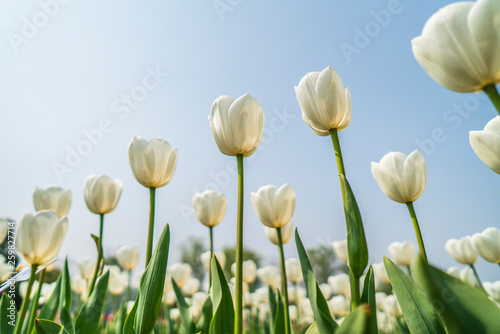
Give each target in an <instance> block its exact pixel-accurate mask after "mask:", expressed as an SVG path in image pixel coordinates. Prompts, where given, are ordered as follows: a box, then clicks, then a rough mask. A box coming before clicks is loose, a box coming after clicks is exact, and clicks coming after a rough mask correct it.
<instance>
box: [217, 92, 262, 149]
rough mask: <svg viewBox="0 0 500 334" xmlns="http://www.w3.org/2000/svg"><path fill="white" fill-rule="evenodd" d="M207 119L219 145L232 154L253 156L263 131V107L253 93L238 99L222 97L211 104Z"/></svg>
mask: <svg viewBox="0 0 500 334" xmlns="http://www.w3.org/2000/svg"><path fill="white" fill-rule="evenodd" d="M208 122H209V123H210V128H211V129H212V134H213V136H214V139H215V143H216V144H217V147H218V148H219V150H220V151H221V152H222V153H223V154H226V155H230V156H236V155H238V154H242V155H243V156H244V157H248V156H250V155H252V154H253V153H254V152H255V151H256V150H257V148H258V147H259V144H260V141H261V139H262V135H263V134H264V110H263V108H262V106H261V105H260V104H259V103H258V102H257V100H255V99H254V98H253V97H252V96H251V95H250V94H245V95H243V96H241V97H239V98H237V99H236V100H235V99H234V98H232V97H231V96H227V95H223V96H219V97H218V98H217V99H216V100H215V102H214V104H213V105H212V111H211V112H210V116H209V117H208Z"/></svg>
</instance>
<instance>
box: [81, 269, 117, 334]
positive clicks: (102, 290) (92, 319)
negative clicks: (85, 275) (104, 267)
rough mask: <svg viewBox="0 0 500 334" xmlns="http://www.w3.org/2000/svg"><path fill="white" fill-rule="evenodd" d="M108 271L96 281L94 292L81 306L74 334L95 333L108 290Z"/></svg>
mask: <svg viewBox="0 0 500 334" xmlns="http://www.w3.org/2000/svg"><path fill="white" fill-rule="evenodd" d="M108 281H109V271H106V272H105V273H104V274H103V275H102V276H101V277H100V278H99V279H98V280H97V283H96V285H95V287H94V290H93V291H92V293H91V294H90V296H89V298H88V299H87V301H86V302H85V304H83V306H82V309H81V310H80V313H79V314H78V316H77V317H76V321H75V329H76V332H75V333H76V334H87V333H88V334H91V333H97V329H98V325H99V321H100V319H101V314H102V310H103V309H104V301H105V300H106V291H107V288H108Z"/></svg>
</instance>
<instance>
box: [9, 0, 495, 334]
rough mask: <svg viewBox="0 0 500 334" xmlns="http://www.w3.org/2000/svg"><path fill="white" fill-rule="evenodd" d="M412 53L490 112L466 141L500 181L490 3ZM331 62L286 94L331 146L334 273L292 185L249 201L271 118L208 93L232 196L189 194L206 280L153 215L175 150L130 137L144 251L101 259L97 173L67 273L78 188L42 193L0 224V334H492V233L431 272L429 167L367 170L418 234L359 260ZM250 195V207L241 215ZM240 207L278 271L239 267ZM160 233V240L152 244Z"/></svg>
mask: <svg viewBox="0 0 500 334" xmlns="http://www.w3.org/2000/svg"><path fill="white" fill-rule="evenodd" d="M411 46H412V52H413V55H414V57H415V59H416V61H417V62H418V63H419V64H420V66H421V67H422V69H423V70H424V71H425V72H426V73H427V74H428V75H429V76H430V77H431V78H432V79H433V80H434V81H435V82H437V83H438V84H439V85H441V86H443V87H444V88H446V89H448V90H450V91H453V92H459V93H464V94H471V93H479V94H483V95H485V96H486V97H487V98H488V99H489V101H490V102H491V104H489V107H491V109H492V110H496V112H497V114H498V115H499V116H495V117H494V118H492V119H491V120H490V121H489V122H488V123H487V124H484V129H483V130H482V131H470V133H469V143H470V147H471V148H472V149H473V151H474V152H475V154H476V156H477V159H478V161H482V163H484V165H486V166H487V167H488V168H489V170H488V172H491V173H497V174H500V95H499V93H498V90H497V87H496V86H497V84H498V83H499V82H500V1H498V0H478V1H476V2H456V3H451V4H449V5H447V6H445V7H443V8H442V9H440V10H439V11H437V12H435V13H434V14H433V15H432V16H430V18H429V19H428V21H427V22H426V23H425V25H424V26H423V29H422V34H421V35H420V36H418V37H415V38H414V39H413V40H412V41H411ZM331 65H332V66H327V67H326V68H324V69H322V70H320V71H317V70H318V69H311V72H309V73H304V74H303V77H302V78H301V79H300V80H297V83H296V86H295V87H294V90H295V96H296V99H297V107H300V110H301V112H302V120H303V122H304V123H305V124H303V126H304V127H305V128H307V127H309V128H310V130H312V132H313V133H314V134H316V135H317V136H322V137H327V138H328V137H329V139H328V141H329V140H330V139H331V142H332V144H331V147H330V148H329V150H325V152H324V154H329V156H330V157H331V159H332V161H335V163H336V166H337V169H336V170H335V171H333V172H332V173H330V174H329V175H324V176H323V177H324V178H325V179H326V178H332V179H335V182H337V181H336V179H337V176H338V182H339V183H338V184H339V186H340V187H339V188H340V196H341V198H342V207H343V210H344V215H343V218H344V222H345V232H346V235H347V237H346V239H344V240H339V239H341V238H335V240H329V241H328V248H329V250H330V251H332V253H333V254H334V255H335V258H336V259H338V262H339V263H340V264H341V266H340V267H339V268H340V270H337V271H335V273H334V274H331V275H329V276H328V277H325V278H322V279H320V278H319V277H320V275H319V274H318V270H317V266H316V267H315V265H316V263H315V258H314V256H313V255H314V254H313V253H314V252H313V251H311V250H310V249H306V248H305V246H304V243H303V236H304V232H303V230H302V229H301V228H296V226H295V225H294V222H293V219H292V217H293V215H294V212H295V208H296V199H298V198H300V196H304V197H305V196H307V194H304V195H301V194H300V193H299V191H297V193H296V190H297V189H294V188H293V185H292V184H289V183H284V184H269V185H262V186H261V187H260V188H258V189H255V190H254V191H249V190H248V189H247V188H246V187H245V184H246V183H245V182H246V176H247V173H249V172H248V171H247V169H246V166H248V161H249V160H250V159H251V158H250V157H252V159H253V158H255V159H259V151H257V149H258V148H259V145H261V142H263V136H264V131H265V130H264V126H265V124H266V120H267V118H266V117H267V115H268V112H267V110H266V111H265V110H264V108H263V106H262V105H261V104H260V103H259V102H258V101H257V99H256V98H254V97H253V96H252V95H250V94H244V95H242V96H240V97H236V98H235V97H231V96H229V95H222V96H219V97H216V96H214V98H215V97H216V98H215V100H214V102H213V104H212V106H211V109H210V106H209V105H208V106H207V108H206V116H207V117H208V122H207V124H206V126H207V129H208V128H210V129H211V133H212V138H196V140H202V141H211V142H213V144H214V147H215V145H216V147H217V148H218V150H219V151H220V153H221V154H220V156H219V157H220V158H222V157H223V155H225V156H229V157H230V158H231V159H232V161H233V162H234V163H235V166H236V170H237V192H235V195H236V196H229V195H228V194H227V193H229V192H227V193H226V192H223V191H216V190H211V189H209V190H204V191H200V192H195V193H193V194H192V209H193V210H194V214H195V215H196V219H197V221H199V223H200V224H198V225H197V228H200V229H203V230H204V231H205V233H204V235H205V236H206V238H205V239H206V240H205V241H206V245H207V247H206V249H204V250H203V251H199V249H198V248H193V249H195V254H194V257H195V260H196V261H199V262H200V263H201V264H200V267H201V268H202V270H203V272H202V273H201V277H204V279H200V278H199V277H200V276H199V275H197V273H195V271H196V269H195V268H194V267H193V266H191V265H190V264H189V263H185V262H187V261H173V260H172V256H171V254H172V252H173V247H172V244H173V238H172V235H173V233H174V231H175V230H176V229H183V228H184V229H191V227H186V226H183V225H182V224H176V223H175V222H168V223H166V222H165V221H164V220H163V218H160V217H158V214H157V210H158V208H159V207H160V205H161V203H160V202H159V201H158V197H157V196H158V195H159V194H160V192H162V191H163V190H162V188H163V187H165V186H167V185H168V184H169V183H170V182H171V180H172V179H173V178H175V173H176V167H177V164H178V155H179V151H180V152H182V148H181V147H179V150H178V149H177V148H174V147H172V146H171V145H170V144H169V142H168V141H167V140H165V139H163V138H153V139H150V140H148V139H145V138H142V137H139V136H135V137H133V138H132V139H131V140H130V142H129V143H128V150H127V158H128V162H129V166H130V170H131V172H132V174H133V177H134V178H135V180H136V181H137V182H138V184H139V185H140V186H141V188H142V190H144V192H145V194H148V198H149V206H147V207H146V205H144V204H145V203H140V204H138V205H142V206H144V210H147V212H149V214H148V215H147V216H144V219H143V220H144V221H147V223H148V224H147V227H146V226H144V227H143V228H144V229H146V230H147V239H144V240H138V241H137V243H140V244H143V245H146V247H145V250H146V251H145V252H142V251H141V249H140V248H139V247H137V246H136V245H123V244H121V246H120V247H119V248H118V249H117V250H116V252H114V254H113V255H112V256H110V252H109V251H108V250H107V249H108V247H109V245H110V239H111V238H112V236H110V235H109V233H108V234H107V233H105V229H104V227H105V226H106V222H107V220H108V219H109V214H111V213H113V212H114V211H115V208H116V207H117V205H119V203H120V200H121V198H122V192H123V189H124V183H123V182H122V180H120V179H118V178H112V177H110V176H107V175H90V176H88V177H87V178H86V179H85V181H84V183H83V198H84V201H85V204H86V208H88V210H89V211H90V212H91V213H92V217H93V219H94V221H93V222H89V224H95V226H98V228H96V232H95V234H92V235H91V236H82V238H84V237H85V238H89V239H92V242H93V245H94V244H95V256H93V254H94V253H93V254H89V255H88V256H85V257H82V258H79V259H77V260H76V264H77V265H76V266H73V267H72V266H71V265H69V262H68V257H67V254H64V253H63V252H62V251H61V249H62V248H61V247H62V245H63V242H64V241H65V238H66V237H67V231H68V228H69V227H70V226H71V221H72V213H71V205H72V202H73V201H74V198H73V194H74V193H76V192H77V191H78V192H81V190H80V189H65V188H63V187H61V186H59V185H48V186H45V187H36V189H34V191H33V195H32V199H33V206H34V210H27V211H25V212H24V213H22V214H21V215H20V216H19V217H16V218H15V219H11V218H0V244H3V245H4V246H3V248H2V249H3V255H0V283H2V285H1V288H0V290H1V295H0V334H43V333H49V334H56V333H58V334H65V333H69V334H74V333H76V334H91V333H99V334H105V333H106V334H113V333H116V334H122V333H123V334H129V333H130V334H131V333H137V334H139V333H140V334H150V333H156V334H163V333H165V334H199V333H201V334H227V333H234V334H260V333H265V334H304V333H305V334H318V333H319V334H333V333H335V334H343V333H356V334H362V333H366V334H369V333H370V334H374V333H381V334H393V333H394V334H396V333H418V334H431V333H432V334H440V333H443V334H444V333H450V334H452V333H488V334H498V333H500V280H497V281H496V282H488V281H486V280H483V279H482V272H481V270H478V268H477V265H476V262H477V261H478V259H483V260H485V261H486V262H487V263H488V265H489V266H491V267H496V268H494V269H498V266H499V265H500V229H499V228H498V226H497V227H495V226H491V227H488V228H486V229H478V230H477V231H476V232H475V233H474V234H472V235H466V236H463V237H461V238H459V239H452V238H450V239H449V240H448V241H447V242H446V244H445V245H440V247H444V249H445V250H446V252H447V253H448V255H449V256H450V257H451V258H453V259H454V260H455V262H457V265H460V266H461V268H458V267H456V266H453V267H449V268H443V267H441V266H440V265H436V264H435V263H434V262H433V258H432V254H431V251H430V249H432V248H431V247H429V245H430V242H429V239H427V236H428V235H430V234H426V231H425V228H428V226H424V225H423V224H421V223H420V222H419V214H420V213H421V208H422V207H415V206H414V203H415V202H416V201H418V199H419V198H420V196H421V195H422V194H423V193H424V191H425V189H426V186H427V185H428V182H427V181H428V179H427V171H426V161H425V158H424V155H423V154H422V153H421V152H420V151H419V150H418V149H415V150H413V151H411V152H404V153H402V152H392V151H391V152H388V153H387V154H385V155H384V156H383V157H382V158H381V159H380V160H379V161H374V162H372V163H371V174H372V176H373V179H374V182H376V184H377V185H378V187H379V188H380V191H379V194H380V196H381V197H382V196H384V195H385V197H387V198H385V197H384V200H388V201H389V200H392V201H393V202H396V203H398V204H397V206H398V207H399V208H401V209H402V210H404V212H405V214H407V220H406V221H404V222H400V224H408V226H411V228H412V231H414V234H413V235H408V237H407V240H406V241H398V240H394V241H393V242H392V243H391V244H390V246H389V247H388V248H387V250H384V252H385V253H384V254H385V256H384V257H383V261H381V262H378V263H376V262H373V261H372V259H371V258H370V257H369V250H371V249H372V248H371V247H370V245H369V242H368V241H367V240H369V238H368V235H367V233H368V229H366V224H364V221H363V218H362V217H363V210H364V207H363V206H364V203H363V202H361V201H359V202H358V200H357V199H359V198H360V197H359V196H356V195H358V193H359V192H360V189H358V188H359V187H356V188H354V187H351V185H352V184H354V182H353V179H351V176H350V175H351V173H350V171H349V167H350V166H352V165H350V164H349V162H348V156H347V155H346V154H345V152H343V150H342V148H343V145H342V144H343V141H342V139H343V132H342V131H344V130H346V129H348V128H349V125H350V124H351V116H352V114H351V91H350V89H349V88H347V87H345V86H344V83H343V81H342V78H341V77H340V74H339V73H338V72H337V71H336V70H335V64H331ZM313 70H316V71H313ZM289 88H290V89H291V88H292V87H289ZM353 98H354V97H353ZM485 100H486V98H485ZM492 116H493V115H492ZM356 121H358V120H356ZM465 122H466V120H464V123H465ZM408 126H411V124H409V125H408ZM309 128H307V129H309ZM315 138H317V137H316V136H315ZM363 140H367V139H366V138H365V139H363ZM125 148H126V144H124V145H123V149H125ZM268 149H269V150H272V149H273V148H272V147H270V148H268ZM181 154H182V153H181ZM102 164H106V161H102ZM288 167H290V166H288ZM293 167H294V166H291V167H290V168H292V169H293ZM198 168H200V169H203V168H204V166H198ZM485 168H486V167H485ZM490 170H491V171H490ZM309 172H311V173H314V171H309ZM471 173H474V171H471ZM436 186H439V184H438V185H436ZM488 186H490V185H488ZM497 188H498V187H497ZM125 189H127V187H126V186H125ZM252 190H253V189H252ZM245 198H248V199H249V200H250V202H249V203H251V207H244V206H245ZM339 198H340V197H339ZM173 200H175V197H173ZM82 205H83V204H82ZM233 206H234V209H235V212H236V216H235V217H231V218H232V220H230V222H228V223H227V224H233V225H234V226H235V228H236V234H235V235H234V236H233V239H232V240H228V243H230V244H233V245H235V248H234V253H231V252H230V251H228V250H227V249H224V250H221V249H219V248H218V246H216V245H215V242H214V236H217V235H218V233H220V229H223V228H224V226H218V225H219V223H221V222H222V220H223V219H224V218H225V217H226V213H227V212H228V207H229V208H232V207H233ZM246 206H248V205H246ZM244 210H245V211H249V210H253V211H254V212H255V214H256V216H257V217H258V220H259V221H260V223H262V226H260V227H262V229H263V232H262V234H263V235H265V236H266V238H267V240H266V241H269V242H270V243H271V244H272V245H273V249H275V254H273V256H275V257H276V259H277V261H278V262H277V263H279V265H260V264H259V263H258V261H254V260H252V259H250V258H249V256H248V253H246V252H247V251H248V249H247V248H246V247H245V246H246V242H247V241H246V240H245V241H244V233H245V232H246V231H248V230H245V229H244V226H247V225H245V224H248V222H247V220H246V219H245V216H244V214H243V212H244ZM144 212H146V211H144ZM420 217H421V216H420ZM307 223H308V224H311V225H313V224H314V223H315V222H314V220H313V219H311V221H310V222H309V221H308V222H307ZM222 225H224V224H222ZM155 226H156V227H160V228H161V229H160V231H161V233H160V234H158V231H159V230H158V229H157V230H156V232H155ZM382 231H383V230H382V229H381V232H380V233H388V232H386V231H384V232H382ZM317 232H318V233H319V234H321V233H326V232H322V231H317ZM424 236H426V237H424ZM410 239H411V240H415V242H413V241H410ZM287 244H288V246H287V247H289V246H290V245H292V246H293V249H294V250H295V252H294V253H293V254H289V253H288V252H287V251H286V249H285V247H284V245H287ZM256 245H257V246H256V247H259V245H258V243H256ZM193 247H194V246H193ZM287 249H288V248H287ZM18 260H20V262H19V263H22V265H18V264H19V263H18V262H17V261H18ZM143 260H144V266H143V265H142V262H141V261H143ZM323 266H326V265H325V264H323Z"/></svg>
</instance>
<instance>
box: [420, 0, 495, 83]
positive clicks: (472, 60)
mask: <svg viewBox="0 0 500 334" xmlns="http://www.w3.org/2000/svg"><path fill="white" fill-rule="evenodd" d="M499 19H500V2H499V1H497V0H478V1H476V2H456V3H452V4H450V5H447V6H445V7H443V8H441V9H440V10H439V11H438V12H436V13H435V14H434V15H432V16H431V17H430V19H429V20H428V21H427V23H426V24H425V26H424V28H423V30H422V35H421V36H419V37H416V38H414V39H413V40H412V48H413V54H414V55H415V58H416V59H417V61H418V62H419V63H420V65H421V66H422V67H423V68H424V70H425V71H426V72H427V74H429V75H430V76H431V77H432V78H433V79H434V80H435V81H437V82H438V83H439V84H440V85H442V86H444V87H445V88H447V89H449V90H452V91H455V92H478V91H480V90H482V89H484V88H485V87H486V86H488V85H493V86H494V85H496V84H497V83H498V82H500V59H499V57H498V54H499V53H500V29H499V23H498V22H499Z"/></svg>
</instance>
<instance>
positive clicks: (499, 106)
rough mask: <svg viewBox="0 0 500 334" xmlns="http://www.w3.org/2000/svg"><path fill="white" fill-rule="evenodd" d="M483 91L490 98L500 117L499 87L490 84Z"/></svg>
mask: <svg viewBox="0 0 500 334" xmlns="http://www.w3.org/2000/svg"><path fill="white" fill-rule="evenodd" d="M483 90H484V92H485V93H486V95H488V97H489V98H490V101H491V103H493V106H494V107H495V109H496V110H497V113H498V115H500V95H498V90H497V87H496V86H495V85H494V84H489V85H486V86H484V88H483Z"/></svg>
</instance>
